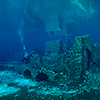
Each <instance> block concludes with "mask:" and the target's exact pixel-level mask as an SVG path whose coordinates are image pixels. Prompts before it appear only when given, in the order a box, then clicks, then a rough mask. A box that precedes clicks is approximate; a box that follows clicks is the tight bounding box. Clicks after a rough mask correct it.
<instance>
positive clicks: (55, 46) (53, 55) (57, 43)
mask: <svg viewBox="0 0 100 100" xmlns="http://www.w3.org/2000/svg"><path fill="white" fill-rule="evenodd" d="M61 53H63V43H62V41H61V40H54V41H47V42H46V48H45V53H44V56H43V60H44V61H45V62H49V63H54V62H56V61H57V60H58V59H59V57H60V55H61Z"/></svg>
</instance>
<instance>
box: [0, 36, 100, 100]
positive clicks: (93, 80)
mask: <svg viewBox="0 0 100 100" xmlns="http://www.w3.org/2000/svg"><path fill="white" fill-rule="evenodd" d="M59 47H60V46H58V49H54V48H53V50H56V51H55V52H58V51H59V50H60V49H59ZM50 50H51V49H50ZM47 51H49V49H47ZM47 54H48V53H47ZM99 59H100V45H99V44H94V43H93V41H92V39H91V38H90V36H88V35H86V36H81V37H76V38H75V43H74V44H73V46H72V47H71V48H70V50H67V51H66V52H65V53H62V54H60V57H59V59H58V60H57V61H56V62H55V63H47V62H45V61H44V60H42V57H41V56H39V54H38V53H36V52H34V51H33V52H31V53H30V54H29V56H28V58H27V59H26V62H25V64H22V65H10V64H6V65H4V64H1V65H0V67H1V69H2V68H4V67H5V68H11V67H12V68H14V71H16V72H18V73H20V74H23V75H24V77H25V78H28V79H29V78H30V79H32V80H35V81H38V82H39V83H41V85H40V86H38V87H36V88H35V89H36V90H35V91H34V90H33V89H31V90H30V91H34V93H37V95H38V96H37V97H34V98H40V95H41V98H42V99H43V98H45V99H46V97H47V95H48V94H49V97H50V96H51V98H53V99H55V97H57V96H58V97H59V98H60V99H61V100H63V99H65V98H66V99H68V100H70V99H69V98H72V99H75V98H76V100H77V98H78V99H79V98H80V99H81V97H82V98H86V97H87V95H88V97H90V98H89V100H92V99H93V98H94V99H95V98H97V97H98V96H97V95H100V92H99V91H100V87H99V84H100V81H99V80H100V60H99ZM2 66H3V67H2ZM1 82H2V81H1ZM28 90H29V88H28ZM37 91H38V92H37ZM41 91H42V92H41ZM51 91H52V92H51ZM57 91H58V92H59V93H58V92H57ZM46 93H47V95H45V94H46ZM90 95H91V96H92V97H91V96H90ZM93 95H95V96H97V97H95V96H93ZM52 96H53V97H52ZM80 96H81V97H80ZM51 98H50V99H51ZM62 98H63V99H62ZM91 98H92V99H91ZM60 99H59V100H60ZM95 100H96V99H95ZM97 100H99V99H97Z"/></svg>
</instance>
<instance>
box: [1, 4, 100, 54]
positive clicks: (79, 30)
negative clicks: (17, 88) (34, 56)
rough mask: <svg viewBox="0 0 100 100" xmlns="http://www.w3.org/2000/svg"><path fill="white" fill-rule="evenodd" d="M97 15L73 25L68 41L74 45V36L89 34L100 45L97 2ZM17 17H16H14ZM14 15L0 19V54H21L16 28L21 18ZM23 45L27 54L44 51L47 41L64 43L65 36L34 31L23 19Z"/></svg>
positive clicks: (99, 19)
mask: <svg viewBox="0 0 100 100" xmlns="http://www.w3.org/2000/svg"><path fill="white" fill-rule="evenodd" d="M97 8H98V9H97V13H96V14H95V15H94V16H93V18H90V19H88V20H84V21H81V22H80V24H77V25H76V24H73V28H72V35H70V36H69V39H70V40H71V41H72V42H73V43H74V40H75V37H76V36H83V35H87V34H89V35H90V36H91V38H92V39H93V41H94V42H98V43H99V44H100V14H99V13H100V11H99V3H98V2H97ZM16 15H18V16H16ZM16 15H13V14H12V15H11V18H10V19H9V18H8V17H7V14H6V13H4V15H3V18H2V19H0V53H12V52H23V47H22V44H21V43H20V39H19V37H18V33H17V31H18V27H19V25H20V20H21V17H22V16H23V13H22V15H21V14H20V16H19V11H18V12H17V13H16ZM23 36H24V43H25V45H26V49H27V51H28V52H31V51H33V50H35V49H39V50H42V51H44V50H45V42H46V41H49V40H56V39H62V40H63V41H65V38H66V36H54V37H50V36H49V35H48V33H47V32H45V29H44V28H42V29H41V28H40V29H36V30H35V27H34V25H33V24H32V22H31V20H29V19H27V18H25V23H24V32H23Z"/></svg>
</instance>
